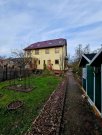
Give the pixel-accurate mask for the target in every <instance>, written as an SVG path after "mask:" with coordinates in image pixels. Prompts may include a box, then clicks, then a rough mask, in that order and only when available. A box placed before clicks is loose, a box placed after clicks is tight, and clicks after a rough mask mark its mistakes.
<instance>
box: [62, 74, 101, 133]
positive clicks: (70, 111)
mask: <svg viewBox="0 0 102 135" xmlns="http://www.w3.org/2000/svg"><path fill="white" fill-rule="evenodd" d="M68 76H69V79H68V90H67V94H66V101H65V109H64V116H63V121H62V123H63V124H62V132H61V133H60V134H61V135H102V119H101V118H100V117H97V116H96V115H95V113H94V111H93V109H92V107H91V106H90V105H89V103H88V101H87V100H86V99H84V98H83V96H82V94H83V92H82V90H81V89H80V88H79V86H78V84H77V82H76V81H75V79H74V77H73V75H72V73H71V72H69V73H68Z"/></svg>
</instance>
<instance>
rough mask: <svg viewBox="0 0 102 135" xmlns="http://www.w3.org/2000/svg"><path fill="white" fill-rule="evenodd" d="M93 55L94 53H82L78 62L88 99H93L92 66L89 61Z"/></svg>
mask: <svg viewBox="0 0 102 135" xmlns="http://www.w3.org/2000/svg"><path fill="white" fill-rule="evenodd" d="M95 55H96V54H95V53H91V54H83V55H82V58H81V60H80V63H79V67H82V85H83V88H84V90H85V92H86V94H87V95H88V96H89V98H90V101H94V73H93V69H94V68H93V67H91V66H90V65H89V63H90V61H91V60H92V58H93V57H94V56H95Z"/></svg>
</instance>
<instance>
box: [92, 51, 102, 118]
mask: <svg viewBox="0 0 102 135" xmlns="http://www.w3.org/2000/svg"><path fill="white" fill-rule="evenodd" d="M90 66H92V67H94V94H95V98H94V103H95V106H96V107H97V109H98V111H99V112H100V113H101V116H102V49H100V51H99V52H98V53H97V54H96V55H95V57H94V58H93V59H92V61H91V62H90Z"/></svg>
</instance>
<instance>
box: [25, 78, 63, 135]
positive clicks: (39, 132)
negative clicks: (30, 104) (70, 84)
mask: <svg viewBox="0 0 102 135" xmlns="http://www.w3.org/2000/svg"><path fill="white" fill-rule="evenodd" d="M65 88H66V81H65V80H64V81H63V82H62V83H61V84H60V85H59V86H58V88H57V90H56V91H55V92H54V93H53V94H52V95H51V96H50V98H49V100H48V101H47V103H46V104H45V106H44V108H43V110H42V111H41V113H40V115H39V116H38V117H37V118H36V119H35V121H34V122H33V123H32V126H31V130H30V131H28V132H27V133H26V134H25V135H56V133H57V131H58V128H59V126H60V121H61V115H62V107H63V102H64V94H65Z"/></svg>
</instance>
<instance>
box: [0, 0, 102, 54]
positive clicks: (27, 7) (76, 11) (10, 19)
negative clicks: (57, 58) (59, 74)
mask: <svg viewBox="0 0 102 135" xmlns="http://www.w3.org/2000/svg"><path fill="white" fill-rule="evenodd" d="M56 38H66V39H67V43H68V53H70V54H71V56H72V55H74V49H75V47H76V46H77V45H78V44H83V45H84V46H85V45H87V44H90V47H91V49H92V50H94V49H97V48H99V47H100V46H101V44H102V0H0V55H6V56H10V53H11V50H12V49H16V48H17V49H23V48H25V47H27V46H28V45H29V44H31V43H34V42H37V41H43V40H49V39H56Z"/></svg>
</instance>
